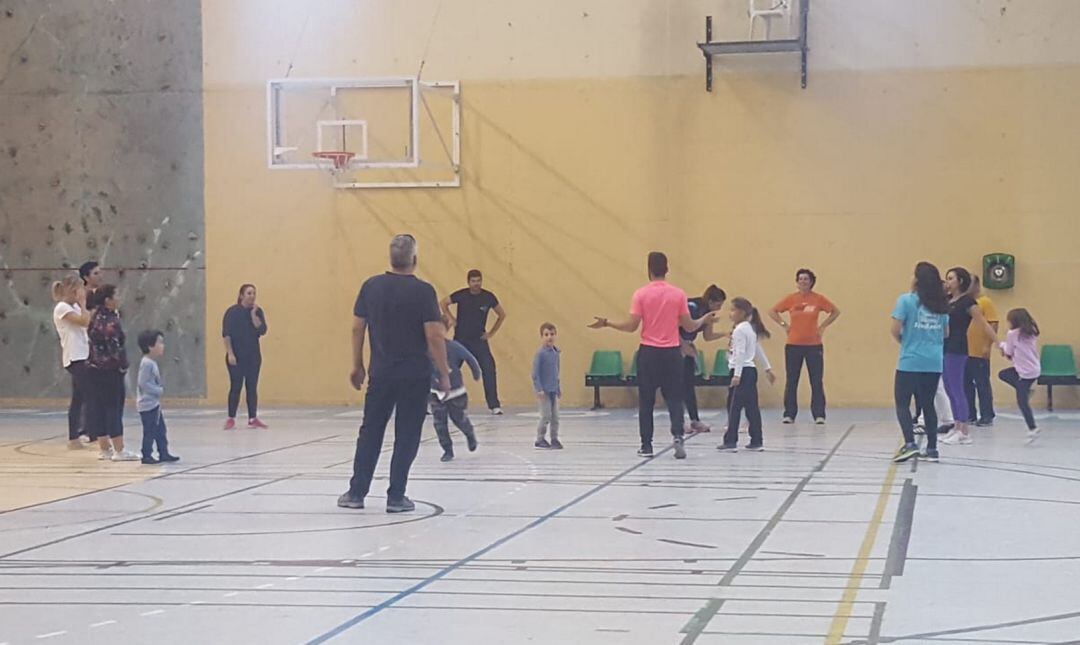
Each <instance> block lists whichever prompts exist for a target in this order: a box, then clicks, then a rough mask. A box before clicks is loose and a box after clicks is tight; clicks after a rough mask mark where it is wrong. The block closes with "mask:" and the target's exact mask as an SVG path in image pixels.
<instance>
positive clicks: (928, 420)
mask: <svg viewBox="0 0 1080 645" xmlns="http://www.w3.org/2000/svg"><path fill="white" fill-rule="evenodd" d="M940 380H941V373H940V372H902V371H900V370H896V379H895V381H894V382H893V395H894V396H895V399H896V420H897V421H899V422H900V432H902V433H904V443H905V444H911V443H915V420H914V418H912V416H911V399H912V397H914V398H915V405H916V407H917V408H918V409H919V410H922V414H923V425H924V426H926V449H927V450H937V427H938V418H937V408H935V407H934V395H935V394H937V386H938V381H940Z"/></svg>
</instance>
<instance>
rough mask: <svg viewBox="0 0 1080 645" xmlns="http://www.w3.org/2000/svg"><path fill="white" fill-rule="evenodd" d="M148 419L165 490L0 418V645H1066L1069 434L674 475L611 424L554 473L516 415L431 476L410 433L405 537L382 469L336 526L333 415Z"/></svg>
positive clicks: (793, 455)
mask: <svg viewBox="0 0 1080 645" xmlns="http://www.w3.org/2000/svg"><path fill="white" fill-rule="evenodd" d="M721 415H722V413H713V414H712V415H710V416H711V418H709V419H707V420H709V421H711V422H712V423H713V424H714V425H719V423H720V422H721V421H722V420H723V419H722V416H721ZM167 417H168V419H169V421H170V424H169V434H170V438H171V444H172V447H173V449H174V451H175V452H176V453H177V454H178V455H180V456H181V457H182V461H181V462H179V463H177V464H174V465H171V466H167V467H162V466H144V465H141V464H139V463H138V462H135V463H110V462H99V461H98V460H97V458H96V456H97V455H96V451H94V450H83V451H70V450H68V449H67V447H66V441H65V419H64V416H63V414H62V413H60V412H56V411H46V410H11V409H8V410H2V411H0V494H2V497H0V581H2V582H0V644H11V645H14V644H16V643H42V642H47V643H57V644H60V643H155V644H156V645H163V644H166V643H243V642H257V643H260V644H265V645H268V644H271V643H305V642H308V643H313V642H337V643H361V642H363V643H440V644H453V643H469V644H474V643H612V644H623V643H635V644H636V643H641V644H648V645H655V644H659V643H699V644H701V645H705V644H709V643H746V644H763V643H775V644H783V645H795V644H801V643H894V642H899V643H1066V642H1073V643H1075V642H1080V640H1078V639H1080V585H1077V583H1076V581H1077V580H1080V414H1075V413H1073V414H1066V413H1063V414H1059V415H1053V416H1044V417H1043V418H1042V419H1041V421H1040V423H1041V426H1042V428H1043V429H1044V432H1043V436H1042V437H1041V438H1040V440H1039V441H1038V442H1037V443H1036V444H1035V445H1033V446H1025V445H1024V443H1023V430H1022V423H1021V422H1020V421H1019V419H1018V417H1015V416H1010V415H1005V414H1003V415H1001V416H999V418H998V423H997V424H996V426H995V427H994V428H992V429H987V430H978V431H977V435H976V442H975V444H974V445H972V446H944V447H943V448H944V449H943V453H942V461H941V463H939V464H931V463H925V462H918V461H912V462H908V463H905V464H902V465H899V466H894V465H892V464H891V462H890V457H891V455H892V453H893V451H894V450H895V449H896V447H897V446H898V433H897V430H896V423H895V421H894V419H893V416H892V414H891V413H890V412H889V411H886V410H864V411H846V410H837V411H834V412H833V413H832V415H831V417H830V420H829V423H828V425H827V426H825V427H824V428H821V427H815V426H813V425H809V424H803V423H800V424H797V425H795V426H781V425H780V424H779V423H777V422H776V417H777V414H776V412H775V411H766V419H767V422H766V428H765V444H766V448H767V450H766V451H765V452H761V453H751V452H745V451H743V452H739V453H738V454H722V453H719V452H718V451H717V450H716V444H717V443H718V441H719V437H718V433H717V432H716V430H714V431H713V432H712V433H711V434H704V435H698V436H696V437H694V438H692V439H690V440H689V441H688V442H687V449H688V452H689V458H688V459H687V460H685V461H676V460H675V459H673V458H672V454H671V451H670V449H666V450H663V451H661V450H660V449H661V447H664V446H663V445H662V444H661V443H659V442H658V443H657V451H658V452H657V455H656V457H655V458H653V459H651V460H644V459H640V458H638V457H637V456H636V455H635V449H636V447H637V444H636V438H637V437H636V435H637V430H636V419H635V418H634V414H633V412H631V411H628V410H612V411H604V412H600V413H593V412H583V411H578V412H574V411H564V412H563V428H562V433H561V434H562V437H563V441H564V443H565V444H566V449H565V450H562V451H543V450H537V449H534V448H533V447H532V441H533V435H534V424H535V422H536V415H535V413H527V412H526V413H520V414H515V413H510V414H508V415H506V416H504V417H501V418H494V417H489V416H487V415H486V414H476V415H474V420H475V421H476V423H477V425H478V433H479V438H480V442H481V443H480V447H479V450H478V451H477V452H475V453H469V452H467V451H466V450H465V448H464V441H463V439H462V437H461V435H455V439H456V441H457V444H458V447H457V459H455V460H454V461H453V462H450V463H440V462H439V456H440V454H441V451H440V449H439V447H438V444H437V443H436V442H435V439H434V433H433V431H432V429H431V427H430V422H429V423H428V426H427V427H426V428H425V438H424V444H423V445H422V446H421V451H420V455H419V457H418V459H417V462H416V464H415V466H414V468H413V471H412V478H411V481H410V486H409V495H410V496H411V497H412V498H413V499H414V500H415V501H416V502H417V510H416V512H415V513H413V514H411V515H387V514H386V513H385V512H384V508H383V503H384V498H383V495H384V492H383V490H384V488H385V484H386V480H385V477H386V468H387V467H388V462H389V459H387V458H385V455H384V459H383V460H382V462H381V463H380V468H379V471H378V473H377V475H376V477H377V481H376V483H375V487H374V491H373V494H372V495H371V496H369V498H368V508H367V509H366V510H363V511H349V510H344V509H339V508H337V507H336V506H335V499H336V497H337V496H338V494H340V493H341V492H342V491H343V490H344V489H345V487H346V482H347V479H348V477H349V474H350V472H351V460H352V452H353V445H354V441H355V436H356V428H357V426H358V423H359V417H360V413H359V412H358V411H356V410H348V409H343V408H339V409H302V410H298V409H289V410H286V409H281V410H267V411H266V412H265V416H264V419H266V420H267V421H268V422H269V423H270V424H271V426H272V427H271V429H270V430H268V431H254V430H239V431H236V432H234V433H225V432H222V431H221V430H219V429H218V428H219V421H220V419H219V417H220V414H219V413H218V412H217V411H214V410H200V409H178V410H172V411H171V412H170V411H167ZM663 423H664V419H663V418H662V417H658V419H657V426H658V428H662V427H663ZM140 435H141V430H140V429H139V427H138V425H137V419H136V418H133V417H131V416H129V418H128V438H129V442H130V443H132V444H137V442H138V438H139V437H140ZM743 442H745V441H743ZM389 445H390V442H389V441H388V442H387V446H386V447H387V450H388V449H389ZM136 447H137V445H136Z"/></svg>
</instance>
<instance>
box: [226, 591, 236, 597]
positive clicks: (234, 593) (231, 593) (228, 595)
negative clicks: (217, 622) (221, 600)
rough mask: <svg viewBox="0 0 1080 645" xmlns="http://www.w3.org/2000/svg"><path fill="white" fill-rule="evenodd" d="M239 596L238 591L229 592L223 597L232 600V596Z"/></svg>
mask: <svg viewBox="0 0 1080 645" xmlns="http://www.w3.org/2000/svg"><path fill="white" fill-rule="evenodd" d="M239 595H240V592H239V591H230V592H229V593H227V594H225V595H224V596H223V597H225V598H232V597H233V596H239Z"/></svg>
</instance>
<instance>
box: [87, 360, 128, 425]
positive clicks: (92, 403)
mask: <svg viewBox="0 0 1080 645" xmlns="http://www.w3.org/2000/svg"><path fill="white" fill-rule="evenodd" d="M86 373H87V376H86V381H87V384H88V385H89V387H88V388H87V389H88V390H89V392H88V395H87V399H86V430H87V432H89V433H90V436H91V437H92V438H95V439H99V438H101V437H110V438H113V439H115V438H117V437H122V436H124V375H123V374H121V373H120V371H119V370H99V369H95V368H93V367H87V368H86Z"/></svg>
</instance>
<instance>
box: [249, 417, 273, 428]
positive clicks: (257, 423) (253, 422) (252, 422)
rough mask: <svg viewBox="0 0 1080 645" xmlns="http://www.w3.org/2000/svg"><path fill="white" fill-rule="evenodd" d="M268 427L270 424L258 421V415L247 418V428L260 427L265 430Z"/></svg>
mask: <svg viewBox="0 0 1080 645" xmlns="http://www.w3.org/2000/svg"><path fill="white" fill-rule="evenodd" d="M269 427H270V426H268V425H266V424H265V423H263V422H262V421H260V420H259V417H255V418H254V419H248V428H260V429H262V430H266V429H268V428H269Z"/></svg>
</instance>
